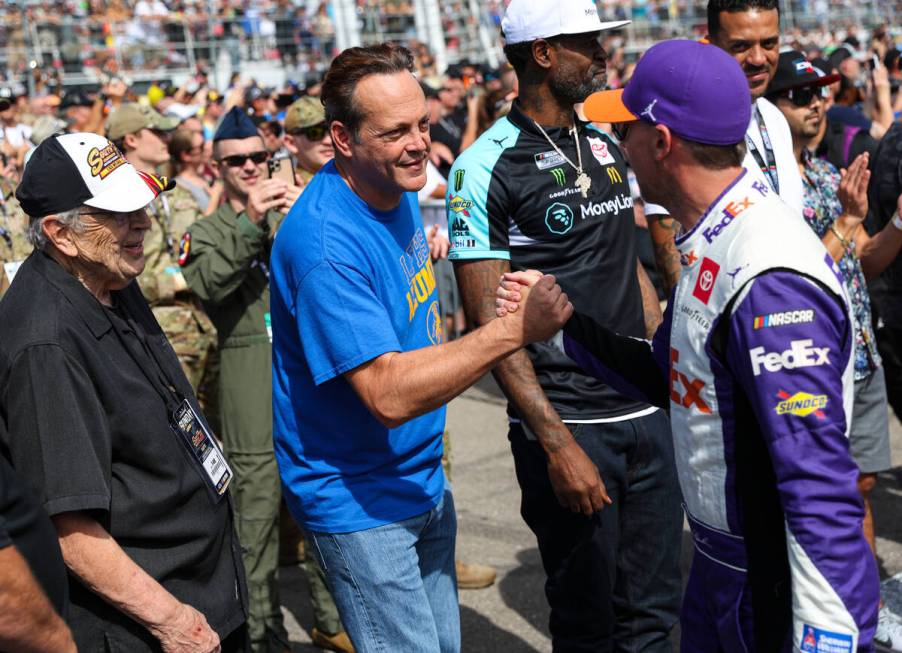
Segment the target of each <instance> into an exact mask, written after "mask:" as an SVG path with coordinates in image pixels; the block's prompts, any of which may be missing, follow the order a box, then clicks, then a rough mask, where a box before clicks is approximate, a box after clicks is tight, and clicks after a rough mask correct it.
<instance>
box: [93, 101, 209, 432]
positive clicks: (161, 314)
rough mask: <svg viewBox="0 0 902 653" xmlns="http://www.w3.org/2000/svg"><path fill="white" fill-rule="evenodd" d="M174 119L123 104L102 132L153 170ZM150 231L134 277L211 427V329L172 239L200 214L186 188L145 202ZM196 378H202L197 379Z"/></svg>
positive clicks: (163, 158)
mask: <svg viewBox="0 0 902 653" xmlns="http://www.w3.org/2000/svg"><path fill="white" fill-rule="evenodd" d="M177 124H178V121H177V120H176V119H174V118H164V117H163V116H161V115H160V114H159V113H157V112H156V111H154V110H153V109H151V108H150V107H146V106H142V105H139V104H125V105H122V106H121V107H120V108H118V109H116V110H115V111H113V113H112V114H110V117H109V119H108V121H107V137H108V138H109V139H110V140H111V141H113V142H114V143H116V144H117V145H118V146H119V148H120V149H121V150H122V152H123V154H124V155H125V158H126V159H127V160H128V162H129V163H131V164H132V165H133V166H135V168H137V169H138V170H139V171H142V172H148V173H153V174H156V171H157V168H158V167H159V166H161V165H163V164H164V163H167V162H168V161H169V150H168V148H167V143H168V134H169V132H171V131H172V130H173V129H174V128H175V127H176V126H177ZM147 213H148V215H149V216H150V218H151V227H150V231H148V232H147V234H146V236H145V237H144V256H145V259H146V261H147V264H146V266H145V268H144V272H143V273H142V274H141V276H140V277H138V283H139V285H140V286H141V290H142V292H143V293H144V297H145V298H146V299H147V302H148V303H149V304H150V307H151V310H152V311H153V314H154V316H155V317H156V318H157V321H158V322H159V323H160V326H161V327H162V329H163V332H164V333H165V334H166V337H167V338H169V342H170V343H171V344H172V347H173V349H175V353H176V354H177V355H178V357H179V361H180V362H181V364H182V369H183V370H184V371H185V376H187V377H188V380H189V381H190V382H191V385H192V386H193V387H194V388H195V391H196V392H197V395H198V399H200V401H201V406H202V407H203V409H204V413H205V415H206V417H207V419H208V420H209V421H210V422H211V425H212V426H213V428H214V431H218V429H217V428H216V426H217V424H216V422H217V420H216V410H215V406H214V405H213V404H212V402H211V401H210V399H211V397H212V395H213V394H214V393H211V392H210V391H209V389H208V388H207V387H206V386H207V385H209V381H208V378H209V374H208V375H207V377H208V378H207V379H205V378H204V375H205V371H206V369H207V367H208V364H209V361H210V360H211V358H212V356H213V355H214V351H215V347H216V330H215V328H214V327H213V323H212V322H211V321H210V319H209V318H208V317H207V316H206V315H205V314H204V312H203V310H202V309H201V307H200V304H199V302H198V300H197V297H196V296H195V295H194V294H193V293H191V291H190V290H189V289H188V285H187V283H186V282H185V278H184V277H183V276H182V272H181V270H180V269H179V262H178V243H179V240H180V239H181V236H182V234H183V233H185V231H186V230H187V229H188V227H190V226H191V225H192V224H193V223H194V222H195V220H197V219H198V218H200V217H201V215H202V214H203V213H202V211H201V209H200V207H198V205H197V202H196V201H195V200H194V198H193V197H192V195H191V193H189V192H188V191H187V190H185V189H183V188H178V187H177V188H175V189H174V190H173V191H172V192H171V193H167V194H165V195H160V196H159V197H157V199H155V200H154V201H153V202H152V203H151V204H150V205H148V207H147ZM202 381H204V382H203V383H202Z"/></svg>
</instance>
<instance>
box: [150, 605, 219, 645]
mask: <svg viewBox="0 0 902 653" xmlns="http://www.w3.org/2000/svg"><path fill="white" fill-rule="evenodd" d="M150 632H151V633H152V634H153V636H154V637H156V638H157V639H158V640H160V645H161V646H162V647H163V651H165V653H219V651H220V647H219V635H217V634H216V631H215V630H213V629H212V628H210V624H208V623H207V619H206V617H204V615H202V614H201V613H200V612H198V611H197V610H195V609H194V608H192V607H191V606H190V605H188V604H186V603H179V605H178V607H177V608H176V611H175V614H174V615H172V616H171V617H170V618H168V619H166V620H165V621H164V622H163V623H161V624H159V625H157V626H155V627H152V628H151V629H150Z"/></svg>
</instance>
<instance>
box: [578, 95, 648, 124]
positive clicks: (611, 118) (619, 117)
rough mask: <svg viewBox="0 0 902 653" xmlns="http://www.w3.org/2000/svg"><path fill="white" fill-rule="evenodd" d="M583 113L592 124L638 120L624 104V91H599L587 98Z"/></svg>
mask: <svg viewBox="0 0 902 653" xmlns="http://www.w3.org/2000/svg"><path fill="white" fill-rule="evenodd" d="M583 113H584V114H586V118H588V119H589V120H591V121H592V122H632V121H634V120H638V119H639V118H638V116H636V115H634V114H633V113H632V112H631V111H630V110H629V109H627V108H626V105H625V104H624V103H623V89H622V88H618V89H617V90H615V91H599V92H598V93H593V94H592V95H590V96H589V97H588V98H586V103H585V104H584V105H583Z"/></svg>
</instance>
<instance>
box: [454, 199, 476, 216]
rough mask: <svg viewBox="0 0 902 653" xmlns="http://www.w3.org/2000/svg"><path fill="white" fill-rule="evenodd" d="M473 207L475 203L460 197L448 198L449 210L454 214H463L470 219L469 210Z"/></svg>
mask: <svg viewBox="0 0 902 653" xmlns="http://www.w3.org/2000/svg"><path fill="white" fill-rule="evenodd" d="M471 206H473V202H471V201H470V200H467V199H464V198H463V197H461V196H460V195H451V196H450V197H449V198H448V210H449V211H452V212H454V213H463V214H464V215H465V216H467V217H470V214H469V213H468V212H467V209H469V208H470V207H471Z"/></svg>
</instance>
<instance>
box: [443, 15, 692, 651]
mask: <svg viewBox="0 0 902 653" xmlns="http://www.w3.org/2000/svg"><path fill="white" fill-rule="evenodd" d="M625 24H626V21H619V22H612V23H603V22H601V20H600V19H599V17H598V14H597V11H596V7H595V3H594V2H591V1H589V0H585V1H576V0H572V1H569V2H556V1H554V0H513V1H512V2H511V3H510V6H509V7H508V9H507V13H506V15H505V18H504V21H503V23H502V28H503V30H504V36H505V40H506V46H505V53H506V54H507V57H508V60H509V61H510V62H511V64H512V66H513V67H514V70H515V71H516V73H517V78H518V80H519V88H520V95H519V98H518V100H517V101H516V102H515V103H514V106H513V107H512V109H511V111H510V114H508V116H506V117H505V118H504V119H502V120H499V121H498V122H497V123H495V125H494V126H493V127H492V128H491V129H489V130H488V131H487V132H486V133H485V134H483V135H482V136H481V137H480V139H479V140H477V141H476V143H475V144H474V145H473V146H471V147H470V148H469V149H468V150H467V151H466V152H464V153H463V154H462V155H461V156H460V157H459V158H458V159H457V162H456V163H455V165H454V168H453V171H452V173H451V176H450V177H449V184H450V187H449V199H448V224H449V230H450V234H451V240H452V250H451V255H450V258H451V260H453V261H454V262H455V272H456V274H457V279H458V284H459V286H460V291H461V295H462V297H463V301H464V307H465V309H466V311H467V314H468V317H469V319H470V321H471V322H474V323H476V324H485V323H487V322H489V321H491V320H492V319H493V318H494V310H493V295H494V289H495V286H496V285H497V279H498V277H499V276H500V275H501V274H502V273H504V272H507V271H509V270H511V269H515V270H516V269H525V268H537V269H541V270H545V271H547V272H549V273H551V274H554V275H555V278H557V279H558V280H559V282H560V284H561V287H562V288H564V289H565V290H566V292H567V293H568V295H569V296H570V297H571V298H573V301H574V303H577V302H579V303H580V305H581V306H586V307H588V308H587V309H586V310H588V311H589V312H590V313H591V315H592V318H593V319H595V320H596V321H598V322H599V323H601V324H606V325H609V326H611V327H612V328H614V329H615V330H617V331H618V332H620V333H626V334H629V335H631V336H634V337H637V338H644V337H645V336H646V335H647V334H648V333H651V332H653V331H654V328H655V326H656V325H657V324H658V322H659V321H660V309H659V307H658V303H657V297H656V295H655V293H654V290H653V288H652V287H651V284H650V283H649V281H648V277H647V276H646V275H645V272H644V270H643V269H642V266H641V265H639V264H638V261H637V259H636V244H635V235H634V227H633V224H634V222H633V209H632V200H631V196H630V190H629V185H628V181H627V171H626V165H625V163H624V158H623V155H622V154H621V153H620V151H619V149H618V148H617V145H616V144H615V143H614V141H613V140H611V139H610V138H609V137H608V136H607V135H606V134H605V133H603V132H601V131H599V130H598V129H596V128H595V127H593V126H592V125H591V124H589V123H587V122H585V121H582V120H580V118H579V117H578V115H577V113H576V112H575V111H574V105H576V104H578V103H580V102H582V101H583V100H585V98H586V97H587V96H588V95H590V94H592V93H593V92H595V91H599V90H602V89H603V88H604V87H605V84H606V75H605V68H606V59H607V54H606V52H605V50H604V48H603V46H602V35H603V33H604V32H605V31H606V30H611V29H617V28H619V27H622V26H623V25H625ZM493 373H494V375H495V378H496V379H497V380H498V382H499V384H500V385H501V387H502V388H503V390H504V392H505V394H506V395H507V397H508V399H509V401H510V404H509V410H508V413H509V415H510V422H511V423H510V430H509V438H510V441H511V449H512V452H513V455H514V463H515V465H516V469H517V479H518V481H519V483H520V488H521V490H522V504H521V514H522V515H523V518H524V519H525V520H526V522H527V524H528V525H529V527H530V528H531V529H532V531H533V532H534V533H535V535H536V539H537V541H538V546H539V551H540V553H541V555H542V563H543V565H544V567H545V572H546V574H547V576H548V578H547V581H546V582H545V595H546V597H547V599H548V603H549V604H550V606H551V620H550V630H551V635H552V639H553V645H554V650H555V651H610V650H641V651H646V652H647V651H669V650H670V644H669V640H668V637H669V635H668V633H669V631H670V629H671V627H672V626H673V624H674V623H675V622H676V620H677V610H678V605H679V591H680V572H679V550H680V528H681V524H682V514H681V512H680V504H679V489H678V487H677V479H676V472H675V468H674V463H673V447H672V443H671V439H670V429H669V426H668V423H667V418H666V416H665V415H664V413H663V412H662V411H660V410H658V409H656V408H654V407H651V406H649V405H648V404H647V403H643V402H638V401H633V400H632V399H628V398H626V397H625V396H623V395H621V394H618V393H617V392H616V391H614V390H613V389H612V388H611V387H609V386H607V385H605V384H604V383H602V382H600V381H597V380H595V379H592V378H590V377H588V376H587V375H586V374H585V372H583V371H581V370H580V369H579V367H578V366H576V365H575V364H574V363H573V362H572V361H569V360H568V359H567V358H566V357H565V356H562V355H561V354H560V353H559V352H556V351H555V350H554V349H552V348H551V347H550V346H548V345H546V344H537V345H532V346H530V347H528V348H527V350H526V351H523V352H518V353H517V354H514V355H513V356H510V357H508V358H507V359H505V360H503V361H501V362H500V363H499V364H498V365H497V366H496V367H495V369H494V372H493Z"/></svg>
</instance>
